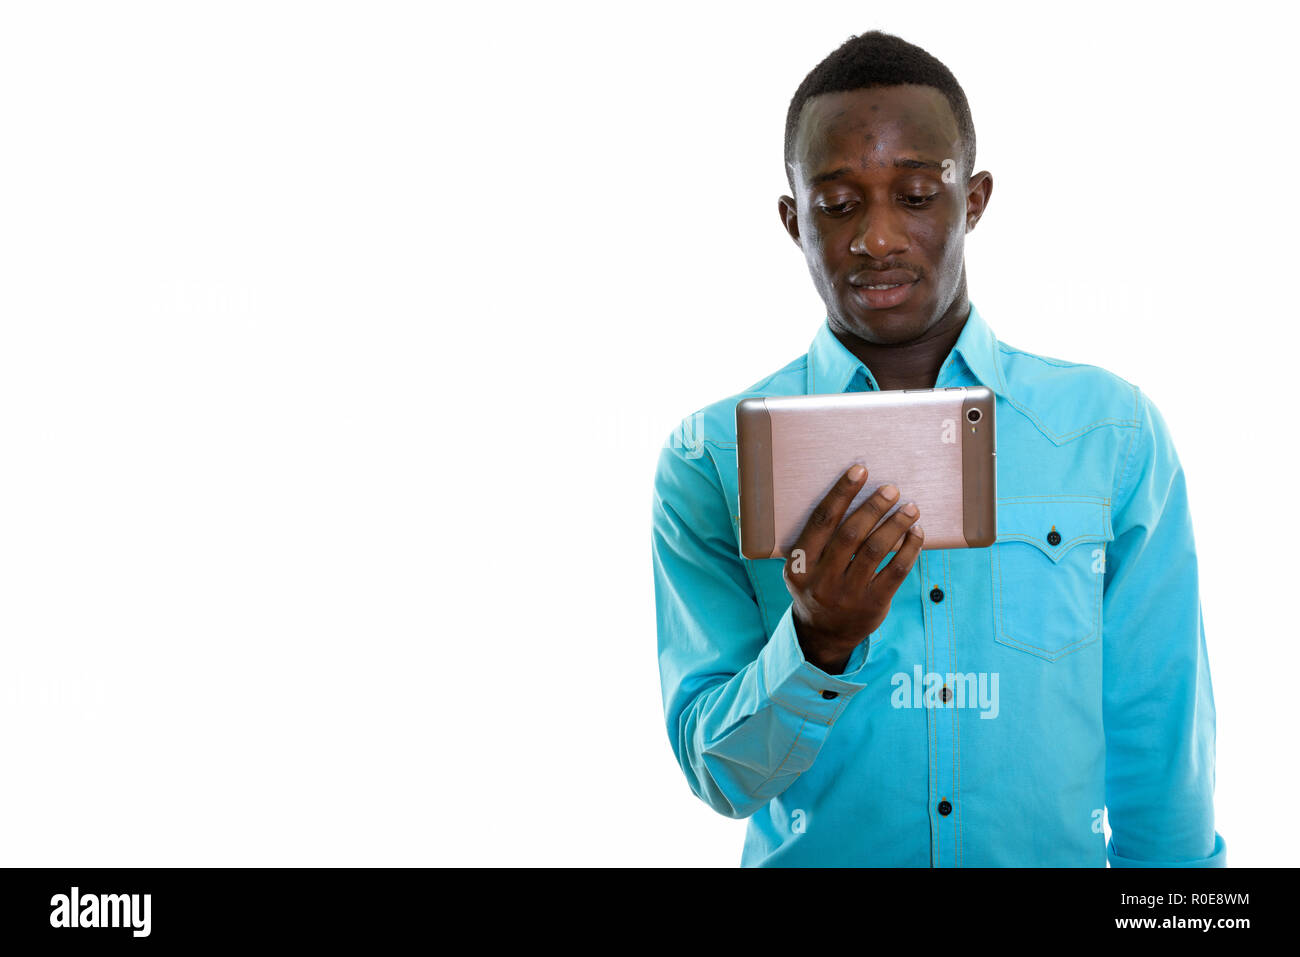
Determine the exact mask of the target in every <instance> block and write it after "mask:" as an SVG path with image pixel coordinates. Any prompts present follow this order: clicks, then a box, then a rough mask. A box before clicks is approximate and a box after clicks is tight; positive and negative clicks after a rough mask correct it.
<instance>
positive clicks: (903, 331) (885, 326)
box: [842, 309, 925, 345]
mask: <svg viewBox="0 0 1300 957" xmlns="http://www.w3.org/2000/svg"><path fill="white" fill-rule="evenodd" d="M842 315H843V316H844V318H845V319H846V320H847V322H846V325H847V326H848V329H849V331H850V332H851V333H853V334H854V335H855V336H857V337H858V338H859V339H864V340H866V341H867V342H872V343H876V344H877V345H895V344H897V343H902V342H910V341H911V340H913V339H915V338H917V337H918V336H920V335H921V333H923V332H924V331H925V323H924V322H923V321H922V320H921V319H920V317H918V316H917V314H916V312H915V311H914V310H912V309H848V310H845V311H844V313H842Z"/></svg>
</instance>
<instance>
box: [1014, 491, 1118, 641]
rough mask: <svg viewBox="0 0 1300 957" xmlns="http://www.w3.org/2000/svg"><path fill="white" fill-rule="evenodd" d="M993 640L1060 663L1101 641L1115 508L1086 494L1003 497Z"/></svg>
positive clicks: (1105, 501)
mask: <svg viewBox="0 0 1300 957" xmlns="http://www.w3.org/2000/svg"><path fill="white" fill-rule="evenodd" d="M997 510H998V537H997V541H996V542H994V544H993V547H992V556H991V564H992V576H993V619H994V621H993V637H994V640H995V641H997V642H998V643H999V644H1003V645H1006V646H1008V647H1010V648H1016V649H1018V650H1020V651H1023V652H1027V653H1028V654H1031V655H1036V656H1037V657H1039V658H1043V659H1045V660H1047V661H1056V660H1057V659H1058V658H1061V657H1063V656H1064V655H1068V654H1071V653H1072V652H1075V651H1078V650H1079V649H1081V648H1085V647H1087V646H1088V645H1090V644H1092V643H1093V642H1095V641H1096V640H1097V639H1098V638H1100V637H1101V629H1102V619H1101V607H1102V605H1101V603H1102V587H1103V583H1104V580H1105V577H1106V576H1105V571H1106V543H1107V542H1109V541H1110V540H1111V537H1112V536H1111V528H1110V507H1109V502H1108V501H1107V500H1105V499H1103V498H1100V497H1097V498H1090V497H1084V496H1059V497H1048V496H1043V497H1031V496H1025V497H1021V498H1014V499H999V500H998V504H997Z"/></svg>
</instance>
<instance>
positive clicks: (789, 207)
mask: <svg viewBox="0 0 1300 957" xmlns="http://www.w3.org/2000/svg"><path fill="white" fill-rule="evenodd" d="M776 206H777V210H776V211H777V212H778V213H780V214H781V225H782V226H784V227H785V231H786V232H787V233H789V234H790V238H791V239H793V240H794V244H795V245H796V246H798V247H799V248H800V249H803V243H801V242H799V207H798V205H797V204H796V203H795V201H794V197H793V196H782V197H781V198H780V199H778V200H777V201H776Z"/></svg>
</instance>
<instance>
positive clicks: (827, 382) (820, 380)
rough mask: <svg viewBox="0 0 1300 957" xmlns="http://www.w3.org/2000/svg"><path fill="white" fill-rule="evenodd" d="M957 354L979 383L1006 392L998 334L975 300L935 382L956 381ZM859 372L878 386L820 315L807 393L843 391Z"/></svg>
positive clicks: (810, 350) (958, 375) (810, 355)
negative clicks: (955, 363) (820, 319)
mask: <svg viewBox="0 0 1300 957" xmlns="http://www.w3.org/2000/svg"><path fill="white" fill-rule="evenodd" d="M956 356H960V357H961V360H962V361H963V362H964V363H965V365H966V368H967V369H968V370H970V374H971V375H972V376H973V377H974V378H975V380H976V381H977V382H978V383H979V384H980V385H983V386H987V387H988V388H989V389H991V390H992V391H993V392H994V393H995V394H996V395H1001V396H1005V395H1006V393H1007V386H1006V379H1005V378H1004V376H1003V374H1002V363H1001V360H1000V358H999V352H998V340H997V337H996V336H994V335H993V330H992V329H990V328H989V326H988V323H986V322H985V321H984V319H983V318H982V317H981V316H980V314H979V310H978V309H976V308H975V304H974V303H971V307H970V314H969V315H968V316H967V317H966V324H965V325H964V326H962V330H961V334H960V335H959V336H958V337H957V341H956V342H955V343H953V347H952V351H951V352H949V354H948V357H947V358H946V359H944V361H943V365H942V366H941V367H940V368H939V376H938V380H937V381H936V383H935V385H936V386H944V385H951V384H955V382H954V380H956V379H960V378H961V377H962V376H961V372H960V370H959V369H955V368H954V367H953V366H954V361H955V360H954V357H956ZM859 372H860V373H861V374H862V376H863V377H864V378H865V379H866V381H867V383H868V384H869V387H870V388H872V389H876V388H878V387H877V386H876V384H875V379H874V378H873V377H872V375H871V371H870V370H869V369H868V368H867V367H866V366H865V365H864V364H863V362H862V360H861V359H859V358H858V357H857V356H855V355H854V354H853V353H852V352H850V351H849V350H848V349H847V348H846V347H845V346H844V343H842V342H840V340H839V339H837V338H835V334H834V333H833V332H831V327H830V324H829V322H828V321H827V320H825V319H823V320H822V324H821V328H820V329H818V330H817V335H816V336H815V337H814V338H813V341H812V345H811V346H809V347H808V394H809V395H818V394H823V395H828V394H831V393H834V392H844V391H846V390H847V389H848V387H849V385H850V383H852V381H853V377H854V376H856V375H857V374H858V373H859Z"/></svg>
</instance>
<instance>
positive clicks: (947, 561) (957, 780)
mask: <svg viewBox="0 0 1300 957" xmlns="http://www.w3.org/2000/svg"><path fill="white" fill-rule="evenodd" d="M951 563H952V556H951V554H949V552H948V551H947V550H945V551H944V553H943V564H944V582H945V583H947V582H948V581H949V580H950V579H951V575H952V567H951ZM944 604H945V605H947V606H948V608H947V611H948V634H949V636H950V637H949V641H950V642H952V655H951V661H952V673H953V674H954V675H955V674H957V628H956V624H955V623H954V622H953V618H952V602H951V601H945V602H944ZM954 693H955V692H954ZM952 727H953V733H954V737H955V739H956V749H957V760H956V764H955V768H954V772H955V773H954V774H953V791H952V794H953V798H952V799H953V805H954V807H956V809H957V866H958V867H961V861H962V849H961V818H962V806H961V721H959V720H958V718H957V709H956V708H953V709H952Z"/></svg>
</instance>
